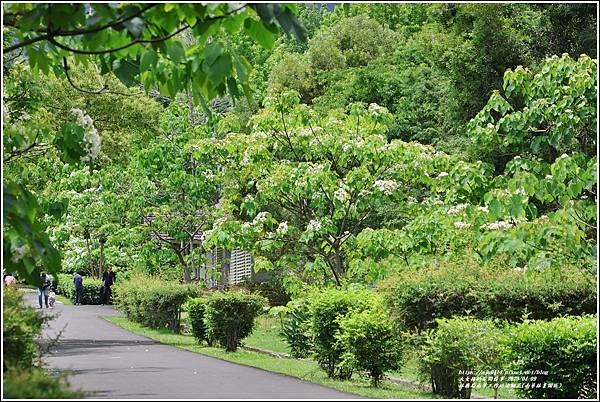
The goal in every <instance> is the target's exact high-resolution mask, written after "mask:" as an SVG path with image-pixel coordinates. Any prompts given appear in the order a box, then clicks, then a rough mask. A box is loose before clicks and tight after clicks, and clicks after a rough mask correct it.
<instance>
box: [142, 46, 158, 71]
mask: <svg viewBox="0 0 600 402" xmlns="http://www.w3.org/2000/svg"><path fill="white" fill-rule="evenodd" d="M157 63H158V55H157V54H156V52H155V51H154V50H152V49H148V50H146V51H145V52H144V54H142V58H141V60H140V72H141V73H143V72H145V71H150V70H151V68H152V67H154V66H155V65H156V64H157Z"/></svg>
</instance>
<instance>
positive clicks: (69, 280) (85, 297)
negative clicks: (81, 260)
mask: <svg viewBox="0 0 600 402" xmlns="http://www.w3.org/2000/svg"><path fill="white" fill-rule="evenodd" d="M55 287H56V294H59V295H62V296H65V297H67V298H68V299H69V300H71V301H72V302H73V303H75V283H74V282H73V276H72V275H64V274H61V275H58V284H56V285H55ZM101 298H102V280H101V279H97V278H90V277H84V278H83V293H82V295H81V304H92V305H98V304H100V302H101ZM108 303H112V296H111V299H110V300H108Z"/></svg>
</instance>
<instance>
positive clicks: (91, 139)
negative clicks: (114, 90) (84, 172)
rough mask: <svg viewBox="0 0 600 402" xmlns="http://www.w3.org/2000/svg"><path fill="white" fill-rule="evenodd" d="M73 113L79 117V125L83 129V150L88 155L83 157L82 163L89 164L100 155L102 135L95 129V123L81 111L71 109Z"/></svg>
mask: <svg viewBox="0 0 600 402" xmlns="http://www.w3.org/2000/svg"><path fill="white" fill-rule="evenodd" d="M71 113H73V114H74V115H75V116H77V123H78V124H79V125H80V126H81V127H83V129H84V132H83V142H84V144H83V149H84V150H85V152H86V154H85V155H83V156H81V158H80V159H81V161H82V162H89V161H92V160H94V159H96V158H97V157H98V155H100V135H99V134H98V130H96V127H94V121H93V120H92V118H91V117H90V116H88V115H87V114H86V113H85V112H84V111H83V110H81V109H71Z"/></svg>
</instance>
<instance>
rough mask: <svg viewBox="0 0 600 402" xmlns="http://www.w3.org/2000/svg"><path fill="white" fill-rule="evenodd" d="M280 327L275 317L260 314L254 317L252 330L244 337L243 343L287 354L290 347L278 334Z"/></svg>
mask: <svg viewBox="0 0 600 402" xmlns="http://www.w3.org/2000/svg"><path fill="white" fill-rule="evenodd" d="M280 329H281V325H280V324H279V321H278V320H277V319H274V318H272V317H267V316H260V317H258V318H257V319H256V323H255V325H254V331H252V334H251V335H250V336H249V337H247V338H246V339H244V341H243V344H244V345H247V346H251V347H254V348H259V349H264V350H270V351H272V352H277V353H287V354H289V353H290V347H289V346H288V344H287V342H286V341H285V340H284V339H283V337H282V336H281V335H280V334H279V331H280Z"/></svg>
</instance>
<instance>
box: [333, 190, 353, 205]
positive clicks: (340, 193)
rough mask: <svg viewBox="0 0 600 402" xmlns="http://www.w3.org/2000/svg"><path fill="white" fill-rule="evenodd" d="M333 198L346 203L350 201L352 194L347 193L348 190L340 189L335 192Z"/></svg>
mask: <svg viewBox="0 0 600 402" xmlns="http://www.w3.org/2000/svg"><path fill="white" fill-rule="evenodd" d="M333 196H334V197H335V198H337V199H338V200H340V201H341V202H346V201H348V200H349V199H350V194H348V191H346V189H345V188H343V187H340V188H338V189H337V190H335V192H334V193H333Z"/></svg>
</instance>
